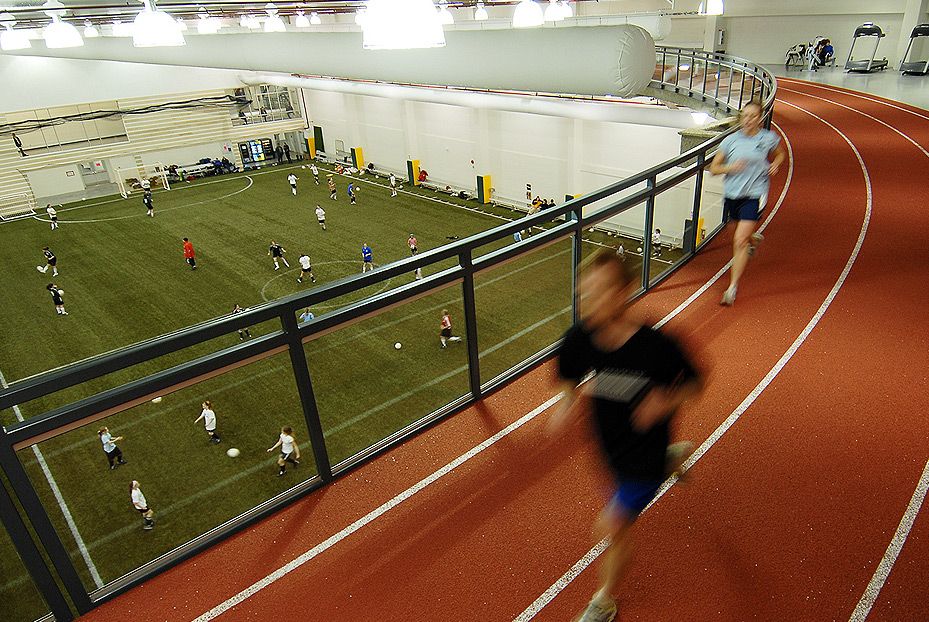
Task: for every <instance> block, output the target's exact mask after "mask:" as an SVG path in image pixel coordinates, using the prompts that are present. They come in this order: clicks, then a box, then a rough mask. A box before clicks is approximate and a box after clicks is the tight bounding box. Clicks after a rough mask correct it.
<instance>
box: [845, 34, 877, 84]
mask: <svg viewBox="0 0 929 622" xmlns="http://www.w3.org/2000/svg"><path fill="white" fill-rule="evenodd" d="M885 36H886V35H885V34H884V31H883V30H881V27H880V26H878V25H877V24H873V23H871V22H867V23H864V24H862V25H861V26H859V27H858V28H856V29H855V34H854V36H853V37H852V45H851V47H850V48H849V49H848V60H846V61H845V71H856V72H864V73H871V72H872V71H883V70H884V69H887V59H886V58H883V59H881V60H876V59H875V57H876V56H877V47H878V46H879V45H880V44H881V39H883V38H884V37H885ZM872 37H873V38H874V48H873V49H872V50H871V55H870V56H869V57H868V58H866V59H861V60H855V59H854V54H855V46H856V45H858V42H859V41H860V40H861V39H864V38H872Z"/></svg>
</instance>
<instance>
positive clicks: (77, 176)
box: [26, 164, 84, 204]
mask: <svg viewBox="0 0 929 622" xmlns="http://www.w3.org/2000/svg"><path fill="white" fill-rule="evenodd" d="M26 177H27V178H28V179H29V184H30V185H31V186H32V191H33V193H34V194H35V197H36V203H37V204H38V203H39V202H41V201H42V199H44V198H46V197H53V196H56V195H59V194H67V193H69V192H80V191H82V190H83V189H84V180H83V179H82V178H81V170H80V168H79V167H78V165H77V164H69V165H67V166H56V167H55V168H46V169H43V170H41V171H28V172H27V173H26Z"/></svg>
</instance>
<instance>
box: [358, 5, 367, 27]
mask: <svg viewBox="0 0 929 622" xmlns="http://www.w3.org/2000/svg"><path fill="white" fill-rule="evenodd" d="M367 18H368V12H367V11H366V10H365V9H358V10H357V11H355V23H356V24H358V25H359V26H361V27H362V28H364V25H365V20H366V19H367Z"/></svg>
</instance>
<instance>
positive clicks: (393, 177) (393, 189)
mask: <svg viewBox="0 0 929 622" xmlns="http://www.w3.org/2000/svg"><path fill="white" fill-rule="evenodd" d="M388 179H389V180H390V196H392V197H395V196H397V176H396V175H394V174H393V173H391V174H390V177H389V178H388Z"/></svg>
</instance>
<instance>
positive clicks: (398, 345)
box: [394, 341, 403, 350]
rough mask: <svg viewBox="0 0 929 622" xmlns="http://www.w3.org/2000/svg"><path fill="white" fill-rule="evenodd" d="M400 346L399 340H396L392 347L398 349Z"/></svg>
mask: <svg viewBox="0 0 929 622" xmlns="http://www.w3.org/2000/svg"><path fill="white" fill-rule="evenodd" d="M402 347H403V346H402V345H401V344H400V342H399V341H398V342H397V343H395V344H394V348H396V349H397V350H399V349H400V348H402Z"/></svg>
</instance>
